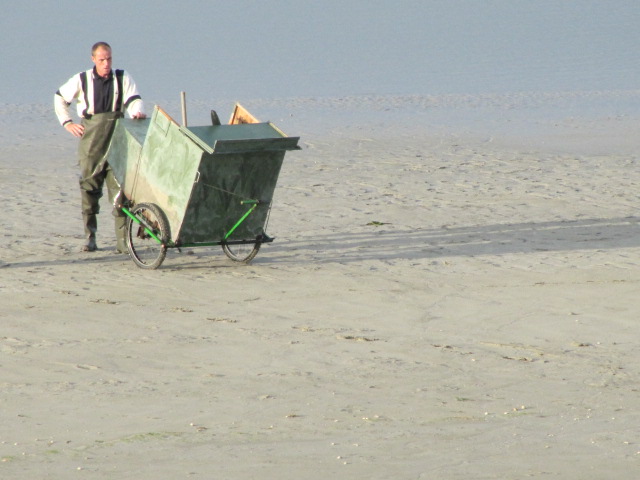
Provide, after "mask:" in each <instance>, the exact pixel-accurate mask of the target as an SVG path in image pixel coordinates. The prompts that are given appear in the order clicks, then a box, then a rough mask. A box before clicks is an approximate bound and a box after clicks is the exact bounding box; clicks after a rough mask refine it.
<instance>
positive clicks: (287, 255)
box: [0, 217, 640, 272]
mask: <svg viewBox="0 0 640 480" xmlns="http://www.w3.org/2000/svg"><path fill="white" fill-rule="evenodd" d="M367 228H371V230H368V231H363V232H356V233H353V232H347V233H341V232H336V231H334V232H331V233H327V234H320V235H313V236H306V235H304V234H303V235H299V236H298V237H297V238H295V239H291V240H289V239H287V238H285V237H281V236H280V237H278V238H276V241H275V242H274V243H270V244H267V245H264V246H263V250H261V252H260V254H258V257H256V259H254V260H253V262H252V263H251V265H255V266H260V265H282V264H301V263H307V264H308V263H315V264H325V263H341V264H345V263H357V262H365V261H369V260H378V261H390V260H403V259H404V260H419V259H428V258H432V259H438V258H446V257H456V256H465V257H475V256H484V255H504V254H518V253H521V254H530V253H540V252H558V251H577V250H585V251H587V250H592V251H597V250H613V249H621V248H634V247H640V217H621V218H607V219H598V218H591V219H581V220H572V221H557V222H540V223H533V222H530V223H512V224H496V225H475V226H467V227H453V228H451V227H447V226H443V227H441V228H427V229H425V228H414V229H407V228H401V229H394V228H393V225H389V224H387V225H380V226H370V227H367ZM194 250H198V252H197V253H196V252H189V251H187V252H182V253H181V252H177V251H176V252H174V251H172V250H170V251H169V253H168V256H167V259H166V260H165V263H163V265H162V266H161V267H160V268H161V269H163V270H164V269H168V270H194V269H201V268H216V269H218V268H238V267H239V266H241V265H239V264H237V263H234V262H230V261H228V260H227V259H226V257H225V256H224V255H223V254H221V253H222V252H221V251H219V250H218V249H207V248H205V249H204V250H203V251H200V249H194ZM129 262H131V260H130V258H129V257H128V255H115V254H113V253H112V252H110V251H107V250H105V251H98V252H95V253H90V254H87V253H78V254H73V255H72V256H65V257H62V258H56V259H54V260H50V259H43V260H32V261H25V262H21V261H16V262H6V261H5V262H2V261H0V272H2V271H3V270H8V269H12V268H33V269H37V268H46V267H52V266H63V265H66V266H68V265H73V264H76V265H82V264H87V265H91V264H115V263H121V264H125V263H129ZM132 266H133V265H132Z"/></svg>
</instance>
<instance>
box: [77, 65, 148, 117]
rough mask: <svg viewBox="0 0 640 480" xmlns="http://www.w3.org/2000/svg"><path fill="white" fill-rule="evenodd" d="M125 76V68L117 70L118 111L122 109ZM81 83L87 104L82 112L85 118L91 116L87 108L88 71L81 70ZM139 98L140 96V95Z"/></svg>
mask: <svg viewBox="0 0 640 480" xmlns="http://www.w3.org/2000/svg"><path fill="white" fill-rule="evenodd" d="M123 77H124V70H116V82H118V96H117V97H116V107H115V110H114V111H116V112H121V111H122V95H123V92H122V91H123V89H124V87H123V82H122V78H123ZM80 83H81V85H82V92H83V94H84V104H85V105H86V106H87V107H86V108H85V109H84V112H82V116H83V117H84V118H91V115H90V114H88V113H87V109H88V108H89V96H88V94H87V72H86V71H84V72H80ZM138 98H139V97H138Z"/></svg>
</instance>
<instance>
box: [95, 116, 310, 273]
mask: <svg viewBox="0 0 640 480" xmlns="http://www.w3.org/2000/svg"><path fill="white" fill-rule="evenodd" d="M239 108H240V110H239ZM236 112H241V113H242V115H240V114H234V116H233V117H232V120H231V124H229V125H210V126H195V127H186V126H182V125H179V124H178V123H177V122H175V121H174V120H173V119H172V118H171V117H170V116H169V115H167V114H166V113H165V112H164V111H163V110H162V109H161V108H159V107H156V108H155V109H154V112H153V114H152V116H151V118H150V119H146V120H128V119H120V120H118V122H117V125H116V127H115V131H114V135H113V138H112V142H111V145H110V148H109V151H108V153H107V162H108V163H109V164H110V165H111V168H112V169H113V171H114V174H115V177H116V179H117V180H118V182H119V183H120V186H121V193H122V196H121V197H120V203H121V204H122V205H121V208H122V209H123V211H125V213H126V214H127V215H128V216H129V217H130V220H129V222H128V227H127V228H135V227H138V228H140V227H139V226H140V225H142V231H141V232H140V231H138V232H137V233H136V232H128V234H129V239H131V242H128V245H129V253H130V254H131V256H132V258H133V259H134V261H136V251H135V250H136V246H135V243H136V242H137V241H138V239H143V238H144V237H145V236H146V238H144V239H145V240H148V239H151V240H155V243H156V244H159V247H160V248H161V249H164V250H166V248H172V247H191V246H199V245H223V247H224V246H225V245H233V244H253V245H257V247H258V248H259V245H260V244H261V243H264V242H268V241H271V239H270V238H269V237H268V236H267V235H266V232H265V228H266V224H267V220H268V216H269V211H270V208H271V200H272V198H273V193H274V190H275V186H276V183H277V180H278V175H279V173H280V168H281V166H282V162H283V159H284V155H285V152H286V151H287V150H296V149H299V147H298V140H299V137H288V136H286V135H285V134H284V133H283V132H281V131H280V130H279V129H278V128H277V127H276V126H275V125H273V124H272V123H270V122H266V123H261V122H258V121H256V120H255V118H254V117H252V116H251V115H250V114H248V112H246V110H243V109H242V107H240V106H236ZM212 113H213V112H212ZM212 118H213V114H212ZM240 122H253V123H240ZM140 204H143V205H153V206H154V207H155V208H156V209H159V210H160V211H161V216H164V217H165V218H164V219H162V218H161V219H160V220H163V221H165V223H166V224H167V225H166V226H165V228H164V230H165V231H164V232H162V233H163V235H165V236H166V237H167V238H161V236H157V237H158V238H157V239H154V238H153V236H154V235H153V233H152V232H153V230H154V228H156V229H157V226H154V225H153V224H152V223H151V224H149V225H144V223H145V222H146V221H147V220H149V218H148V217H150V216H153V215H151V214H149V215H138V214H136V213H135V212H134V210H135V206H136V205H140ZM147 210H148V209H147ZM156 221H158V222H159V220H156ZM144 228H147V229H149V230H151V231H150V232H146V233H145V232H144ZM132 237H133V238H132ZM132 243H134V245H132ZM145 243H146V242H145ZM151 246H153V245H152V244H151ZM155 247H158V245H155ZM132 249H133V250H134V251H132ZM225 252H226V250H225ZM254 256H255V255H254ZM252 258H253V257H252ZM163 259H164V256H163ZM233 259H235V260H237V258H233ZM136 263H137V264H138V265H139V266H141V267H143V268H157V266H159V265H150V266H145V264H142V265H141V264H140V263H138V262H137V261H136ZM160 263H162V260H161V261H160Z"/></svg>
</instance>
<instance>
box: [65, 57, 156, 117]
mask: <svg viewBox="0 0 640 480" xmlns="http://www.w3.org/2000/svg"><path fill="white" fill-rule="evenodd" d="M82 73H86V79H87V81H86V95H85V91H84V89H83V85H82ZM111 73H112V74H113V107H112V111H116V109H117V105H116V103H117V101H118V96H119V94H120V90H119V85H118V82H117V80H116V70H112V71H111ZM94 75H95V72H94V69H90V70H87V71H86V72H80V73H77V74H76V75H74V76H73V77H71V78H70V79H69V80H67V82H66V83H65V84H64V85H62V86H61V87H60V88H59V89H58V91H57V92H56V94H55V95H54V99H53V103H54V108H55V112H56V116H57V117H58V121H59V122H60V124H61V125H65V124H66V123H69V122H72V121H73V119H72V118H71V114H70V111H69V107H70V106H71V104H72V103H73V101H74V100H75V101H76V102H77V105H76V108H77V112H78V117H80V118H84V117H85V116H89V115H93V114H94V113H95V111H94V105H93V102H94V94H93V78H94ZM121 101H122V109H123V111H125V110H126V112H127V113H128V114H129V116H134V115H136V114H138V113H144V103H143V102H142V98H140V94H139V93H138V89H137V87H136V84H135V82H134V81H133V78H131V76H130V75H129V74H128V73H127V72H126V71H123V74H122V96H121Z"/></svg>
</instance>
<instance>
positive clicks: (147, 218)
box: [126, 203, 170, 269]
mask: <svg viewBox="0 0 640 480" xmlns="http://www.w3.org/2000/svg"><path fill="white" fill-rule="evenodd" d="M131 213H132V214H133V215H135V216H136V218H138V219H139V220H140V222H141V223H137V222H135V221H134V220H133V219H132V218H131V217H128V218H127V224H126V227H127V247H128V248H129V254H130V255H131V259H132V260H133V261H134V263H135V264H136V265H137V266H139V267H140V268H148V269H155V268H158V267H159V266H160V265H161V264H162V262H163V261H164V257H166V255H167V243H168V242H169V238H170V235H169V221H168V220H167V217H166V216H165V215H164V213H163V212H162V210H161V209H160V207H158V206H157V205H154V204H153V203H140V204H138V205H136V206H135V207H134V208H133V210H131ZM147 229H149V230H151V231H152V232H153V234H154V235H155V236H156V237H158V238H159V239H160V240H161V241H162V243H158V241H157V240H156V239H155V238H153V237H152V236H151V235H150V234H149V232H148V231H147Z"/></svg>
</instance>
